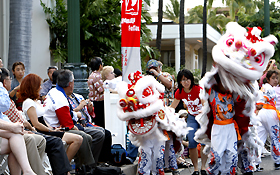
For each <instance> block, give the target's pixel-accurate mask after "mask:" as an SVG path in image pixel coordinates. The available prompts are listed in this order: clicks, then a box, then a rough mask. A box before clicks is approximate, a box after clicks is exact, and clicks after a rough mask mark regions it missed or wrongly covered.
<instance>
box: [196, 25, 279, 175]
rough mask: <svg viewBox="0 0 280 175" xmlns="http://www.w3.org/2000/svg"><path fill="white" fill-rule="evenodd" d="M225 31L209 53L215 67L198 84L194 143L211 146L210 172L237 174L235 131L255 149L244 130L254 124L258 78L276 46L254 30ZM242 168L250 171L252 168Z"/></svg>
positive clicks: (273, 40)
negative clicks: (200, 103)
mask: <svg viewBox="0 0 280 175" xmlns="http://www.w3.org/2000/svg"><path fill="white" fill-rule="evenodd" d="M226 29H227V30H226V33H225V34H224V35H223V36H222V37H221V38H220V40H219V41H218V43H217V45H216V46H214V48H213V51H212V56H213V60H214V62H215V65H214V66H213V68H212V70H211V71H210V72H207V73H206V74H205V76H204V78H203V79H201V81H200V86H201V87H202V88H203V91H202V92H201V94H200V98H201V99H202V100H203V101H204V104H203V108H202V113H200V114H199V115H198V116H197V117H196V120H197V121H198V123H199V124H200V126H201V129H199V130H198V131H197V132H196V134H195V140H196V141H198V142H200V143H205V144H206V145H208V146H211V151H210V156H211V158H210V163H209V168H208V172H209V174H218V173H219V172H221V174H235V168H236V166H237V161H238V157H237V135H236V131H237V132H238V133H239V134H240V135H241V136H242V140H243V141H244V142H245V145H246V146H247V147H249V148H257V145H256V143H255V140H254V139H252V137H251V134H250V132H249V131H248V126H249V122H250V118H251V122H255V114H254V110H255V100H256V98H257V94H258V86H257V84H256V80H258V79H259V78H260V77H261V76H262V74H263V71H264V70H265V68H266V67H267V64H268V62H269V59H270V58H271V57H272V56H273V54H274V45H275V44H276V43H277V42H278V41H277V39H276V37H274V36H272V35H270V36H268V37H265V38H261V37H260V34H261V29H260V28H257V27H254V28H248V31H247V30H246V29H245V28H243V27H241V26H240V25H238V24H237V23H235V22H230V23H228V24H227V26H226ZM236 126H238V128H237V129H235V127H236ZM208 148H209V147H208ZM248 165H249V164H248ZM244 168H245V169H246V168H247V170H248V171H247V170H246V171H247V172H250V171H252V170H251V169H252V167H250V166H248V167H244Z"/></svg>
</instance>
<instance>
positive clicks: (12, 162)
mask: <svg viewBox="0 0 280 175" xmlns="http://www.w3.org/2000/svg"><path fill="white" fill-rule="evenodd" d="M1 154H9V157H8V166H9V169H10V174H15V175H20V174H21V168H20V166H19V164H18V162H17V159H16V158H15V156H14V154H13V153H12V152H11V149H10V146H9V141H8V139H6V138H2V142H1Z"/></svg>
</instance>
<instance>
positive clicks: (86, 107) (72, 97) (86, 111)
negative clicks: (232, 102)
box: [67, 93, 112, 162]
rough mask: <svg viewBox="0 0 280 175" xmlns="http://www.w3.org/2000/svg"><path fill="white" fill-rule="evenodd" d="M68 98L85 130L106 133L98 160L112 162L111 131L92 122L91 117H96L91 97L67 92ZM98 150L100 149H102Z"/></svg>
mask: <svg viewBox="0 0 280 175" xmlns="http://www.w3.org/2000/svg"><path fill="white" fill-rule="evenodd" d="M67 99H68V101H69V104H70V105H71V106H72V108H73V111H74V113H76V115H77V116H78V118H79V121H80V123H81V124H82V125H83V126H84V129H85V132H86V130H87V129H90V130H98V131H102V132H103V133H105V139H104V143H103V146H102V145H101V146H102V149H101V152H100V156H99V159H98V160H99V161H101V162H108V161H109V162H110V161H111V145H112V136H111V132H110V131H109V130H107V129H104V128H102V127H99V126H97V125H94V124H93V123H92V121H91V118H94V117H95V114H94V112H93V110H94V109H93V104H92V102H91V101H90V100H89V99H87V100H85V99H84V97H83V96H82V95H79V94H76V93H72V94H67ZM93 139H94V138H93ZM97 151H100V149H99V150H97ZM93 152H94V151H93Z"/></svg>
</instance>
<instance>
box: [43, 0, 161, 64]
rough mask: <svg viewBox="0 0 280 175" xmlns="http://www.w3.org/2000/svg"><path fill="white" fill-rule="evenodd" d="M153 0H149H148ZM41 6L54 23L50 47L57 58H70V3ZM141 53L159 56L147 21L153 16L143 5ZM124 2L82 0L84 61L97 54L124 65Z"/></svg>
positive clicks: (50, 25)
mask: <svg viewBox="0 0 280 175" xmlns="http://www.w3.org/2000/svg"><path fill="white" fill-rule="evenodd" d="M145 2H146V3H147V4H149V3H150V2H149V0H145ZM41 6H42V7H43V10H44V12H45V14H46V21H47V23H48V24H49V27H50V33H51V43H50V47H49V49H50V51H51V54H52V56H53V58H54V61H55V62H62V63H63V62H65V61H66V60H67V8H66V7H67V6H66V4H65V0H56V6H55V7H53V8H49V7H47V6H46V5H45V4H44V3H43V2H42V1H41ZM142 21H143V23H142V24H141V44H140V45H141V48H140V50H141V57H146V56H151V57H152V56H153V57H158V56H159V52H158V51H157V50H156V49H155V48H152V47H150V46H149V45H148V44H147V43H148V42H150V41H151V40H152V38H151V31H150V30H149V29H148V28H147V27H146V24H149V23H151V16H150V15H149V13H147V11H145V10H143V8H142ZM120 26H121V4H120V1H119V0H80V31H81V34H80V37H81V39H80V40H81V62H85V63H88V61H89V60H90V58H92V57H93V56H99V57H102V58H103V62H104V64H105V65H113V66H114V67H115V68H119V69H121V53H120V50H121V32H120V31H121V28H120Z"/></svg>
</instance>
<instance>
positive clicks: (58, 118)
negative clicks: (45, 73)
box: [33, 70, 104, 171]
mask: <svg viewBox="0 0 280 175" xmlns="http://www.w3.org/2000/svg"><path fill="white" fill-rule="evenodd" d="M33 84H34V83H33ZM73 89H74V76H73V74H72V72H71V71H69V70H60V71H59V74H58V76H57V85H56V88H52V89H51V90H50V91H49V93H48V94H47V96H46V100H45V101H44V106H45V110H46V111H45V114H44V118H45V119H46V121H47V122H48V123H49V124H50V126H51V127H60V126H62V127H68V128H69V131H67V132H71V133H76V134H79V135H81V136H82V137H83V143H82V145H81V147H80V149H79V152H78V154H77V155H78V158H79V159H78V161H77V162H76V167H81V166H82V165H83V164H84V165H87V167H88V168H89V169H90V171H91V170H93V168H94V167H95V166H96V163H97V162H96V161H95V160H94V157H96V155H94V154H93V153H92V150H91V145H92V137H91V136H90V135H89V134H86V133H85V132H83V131H79V130H78V128H77V127H76V126H75V125H74V123H73V120H72V117H75V116H74V115H73V111H72V109H71V106H69V103H68V100H67V98H66V96H67V95H66V94H69V93H73ZM103 136H104V135H103ZM97 137H99V136H97ZM103 139H104V137H103ZM101 142H102V143H103V140H102V141H101ZM101 142H99V141H98V143H101ZM97 159H98V157H97ZM79 170H80V169H79Z"/></svg>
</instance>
